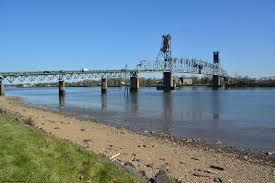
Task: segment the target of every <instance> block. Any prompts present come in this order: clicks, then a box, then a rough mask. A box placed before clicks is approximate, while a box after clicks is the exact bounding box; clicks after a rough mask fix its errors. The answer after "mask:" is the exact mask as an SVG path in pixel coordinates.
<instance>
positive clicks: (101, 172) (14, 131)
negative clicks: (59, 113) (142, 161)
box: [0, 115, 146, 183]
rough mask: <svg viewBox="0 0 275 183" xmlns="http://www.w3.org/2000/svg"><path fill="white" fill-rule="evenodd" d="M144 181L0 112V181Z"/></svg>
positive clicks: (101, 158)
mask: <svg viewBox="0 0 275 183" xmlns="http://www.w3.org/2000/svg"><path fill="white" fill-rule="evenodd" d="M5 181H6V182H14V181H18V182H39V183H42V182H47V183H50V182H58V183H59V182H60V183H61V182H66V183H69V182H72V183H77V182H92V183H94V182H127V183H128V182H129V183H130V182H146V180H144V179H142V178H141V177H139V176H136V175H133V174H129V173H126V172H124V171H122V170H121V169H119V168H117V167H116V166H114V165H113V164H111V163H109V162H108V161H107V160H105V159H104V158H103V157H101V156H99V155H97V154H95V153H93V152H89V151H86V150H85V149H82V148H79V147H77V146H76V145H74V144H72V143H69V142H67V141H65V140H62V139H57V138H54V137H50V136H48V135H47V134H45V133H42V132H40V131H39V130H38V129H34V128H32V127H27V126H26V125H25V124H24V123H22V122H19V121H17V120H16V119H14V118H11V117H7V116H3V115H0V182H5Z"/></svg>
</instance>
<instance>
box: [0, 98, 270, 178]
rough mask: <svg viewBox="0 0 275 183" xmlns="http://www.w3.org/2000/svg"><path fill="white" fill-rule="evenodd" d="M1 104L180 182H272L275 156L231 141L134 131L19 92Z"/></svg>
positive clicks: (37, 124) (99, 150) (93, 147)
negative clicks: (52, 107)
mask: <svg viewBox="0 0 275 183" xmlns="http://www.w3.org/2000/svg"><path fill="white" fill-rule="evenodd" d="M0 109H1V111H6V112H7V113H9V114H12V115H14V116H16V117H17V118H20V119H23V120H30V121H32V123H33V126H34V127H36V128H39V129H41V130H43V131H45V132H47V133H48V134H49V135H53V136H56V137H59V138H62V139H67V140H70V141H72V142H73V143H76V144H80V145H82V146H84V147H86V148H87V149H88V150H91V151H94V152H96V153H101V154H104V155H105V156H107V157H112V156H114V155H117V157H116V159H117V161H118V162H120V163H122V164H131V165H133V166H134V167H135V168H136V169H137V170H139V171H145V172H147V173H150V174H155V173H156V172H157V171H158V170H159V169H160V168H165V169H167V170H168V173H169V174H170V175H171V176H173V177H174V178H176V179H180V180H182V182H213V181H214V180H219V179H220V180H223V182H274V181H275V160H274V158H272V157H271V156H268V155H263V154H256V153H253V152H250V151H237V150H233V149H231V148H230V147H229V146H227V145H223V144H220V145H207V144H203V143H201V142H199V141H198V140H197V139H190V138H186V139H177V138H173V137H169V136H167V135H165V134H155V133H152V132H147V131H145V132H143V133H142V132H135V131H131V130H128V129H125V128H120V127H115V126H111V125H106V124H102V123H98V122H93V121H88V120H83V119H80V118H77V117H73V116H69V115H65V114H61V113H58V112H52V111H48V110H47V109H46V108H36V107H32V106H29V105H27V104H25V103H23V102H22V101H21V100H20V99H19V98H16V97H0Z"/></svg>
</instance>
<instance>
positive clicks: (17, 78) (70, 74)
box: [0, 57, 228, 84]
mask: <svg viewBox="0 0 275 183" xmlns="http://www.w3.org/2000/svg"><path fill="white" fill-rule="evenodd" d="M155 72H172V73H190V74H203V75H217V76H219V77H224V78H227V77H228V74H227V72H226V71H225V70H224V69H222V68H221V67H220V65H219V64H212V63H209V62H207V61H205V60H200V59H194V58H175V57H174V58H169V60H167V59H164V58H163V59H155V60H151V61H148V60H143V61H141V62H140V63H139V64H138V65H137V66H136V68H135V69H127V68H124V69H120V70H88V71H84V70H71V71H32V72H0V80H1V81H4V82H5V83H6V84H20V83H41V82H56V81H60V80H67V81H79V80H88V79H97V78H98V79H100V78H125V77H137V76H138V74H139V73H155Z"/></svg>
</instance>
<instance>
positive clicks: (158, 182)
mask: <svg viewBox="0 0 275 183" xmlns="http://www.w3.org/2000/svg"><path fill="white" fill-rule="evenodd" d="M169 181H171V178H170V177H169V176H168V174H167V171H166V170H164V169H160V170H159V172H158V173H157V174H156V177H155V183H166V182H169Z"/></svg>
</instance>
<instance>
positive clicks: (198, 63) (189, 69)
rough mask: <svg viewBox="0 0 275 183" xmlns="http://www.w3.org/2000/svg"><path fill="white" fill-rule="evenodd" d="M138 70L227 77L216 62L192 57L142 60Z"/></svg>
mask: <svg viewBox="0 0 275 183" xmlns="http://www.w3.org/2000/svg"><path fill="white" fill-rule="evenodd" d="M137 70H138V71H139V72H164V71H170V72H174V73H191V74H204V75H218V76H221V77H228V74H227V72H226V71H225V70H224V69H222V68H221V67H220V66H219V65H218V64H211V63H209V62H207V61H203V60H200V59H194V58H167V59H156V60H152V61H148V60H143V61H141V62H140V64H138V65H137Z"/></svg>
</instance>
